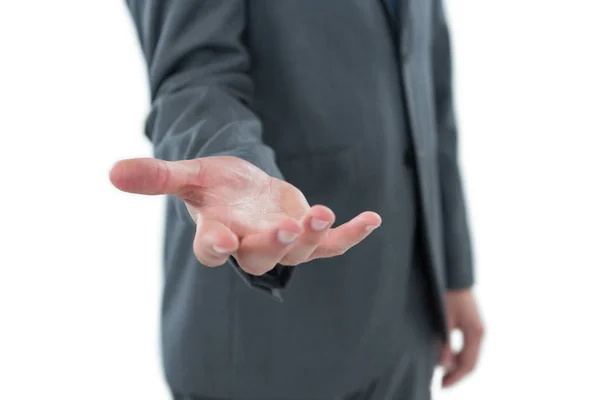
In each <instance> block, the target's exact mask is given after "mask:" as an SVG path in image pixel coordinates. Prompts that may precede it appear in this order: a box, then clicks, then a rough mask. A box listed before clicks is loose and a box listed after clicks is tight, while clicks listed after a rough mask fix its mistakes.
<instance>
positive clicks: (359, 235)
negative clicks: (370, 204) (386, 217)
mask: <svg viewBox="0 0 600 400" xmlns="http://www.w3.org/2000/svg"><path fill="white" fill-rule="evenodd" d="M380 225H381V217H380V216H379V215H378V214H376V213H374V212H371V211H366V212H363V213H362V214H360V215H358V216H356V217H354V218H353V219H352V220H350V221H348V222H346V223H345V224H343V225H340V226H338V227H337V228H334V229H331V230H330V231H329V232H327V235H326V236H325V237H324V238H323V240H322V241H321V243H320V244H319V246H318V247H317V248H316V249H315V251H314V252H313V254H312V255H311V257H310V259H311V260H314V259H316V258H329V257H335V256H340V255H342V254H344V253H345V252H346V251H348V249H350V248H351V247H353V246H355V245H356V244H358V243H359V242H360V241H361V240H363V239H364V238H366V237H367V236H369V234H370V233H371V232H372V231H373V230H374V229H375V228H378V227H379V226H380Z"/></svg>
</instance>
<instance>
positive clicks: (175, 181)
mask: <svg viewBox="0 0 600 400" xmlns="http://www.w3.org/2000/svg"><path fill="white" fill-rule="evenodd" d="M203 175H204V170H203V161H202V160H200V159H196V160H189V161H163V160H159V159H156V158H134V159H129V160H122V161H119V162H118V163H116V164H115V165H114V166H113V167H112V169H111V171H110V181H111V183H112V184H113V185H114V186H115V187H116V188H117V189H119V190H122V191H124V192H129V193H136V194H147V195H158V194H173V195H176V196H177V195H180V194H181V193H182V192H185V191H186V189H187V188H189V187H191V186H201V185H202V181H203V179H202V177H203Z"/></svg>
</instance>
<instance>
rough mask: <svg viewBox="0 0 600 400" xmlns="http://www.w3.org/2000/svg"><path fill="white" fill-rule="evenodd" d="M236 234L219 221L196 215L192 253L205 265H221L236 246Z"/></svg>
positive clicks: (237, 243)
mask: <svg viewBox="0 0 600 400" xmlns="http://www.w3.org/2000/svg"><path fill="white" fill-rule="evenodd" d="M238 245H239V242H238V238H237V236H236V235H235V234H234V233H233V232H232V231H231V230H230V229H229V228H228V227H227V226H225V225H223V224H222V223H220V222H219V221H215V220H209V219H205V218H203V216H202V214H198V215H197V216H196V237H195V238H194V254H195V255H196V258H197V259H198V261H200V262H201V263H202V264H203V265H205V266H207V267H217V266H219V265H223V264H224V263H225V262H226V261H227V259H228V258H229V256H231V255H232V254H233V253H234V252H235V251H236V250H237V248H238Z"/></svg>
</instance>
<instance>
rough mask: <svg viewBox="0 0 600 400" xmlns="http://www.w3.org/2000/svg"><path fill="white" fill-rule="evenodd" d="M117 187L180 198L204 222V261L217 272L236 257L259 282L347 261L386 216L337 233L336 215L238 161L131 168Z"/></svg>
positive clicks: (200, 246)
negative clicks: (282, 271)
mask: <svg viewBox="0 0 600 400" xmlns="http://www.w3.org/2000/svg"><path fill="white" fill-rule="evenodd" d="M110 180H111V182H112V183H113V185H114V186H115V187H117V188H118V189H120V190H123V191H126V192H130V193H138V194H145V195H159V194H169V195H173V196H176V197H178V198H180V199H181V200H183V201H184V202H185V204H186V206H187V210H188V211H189V213H190V215H191V216H192V217H193V218H194V220H195V221H196V237H195V239H194V254H195V255H196V257H197V258H198V260H199V261H200V262H201V263H202V264H204V265H206V266H210V267H215V266H219V265H222V264H224V263H225V262H226V261H227V259H228V257H229V256H231V255H233V256H234V257H235V258H236V259H237V261H238V263H239V264H240V267H241V268H242V269H243V270H244V271H246V272H248V273H250V274H253V275H262V274H264V273H266V272H268V271H269V270H271V269H272V268H273V267H274V266H275V265H276V264H283V265H298V264H300V263H303V262H306V261H310V260H314V259H316V258H326V257H334V256H338V255H341V254H344V253H345V252H346V251H347V250H348V249H349V248H351V247H353V246H354V245H356V244H357V243H358V242H360V241H361V240H363V239H364V238H365V237H367V236H368V235H369V233H370V232H371V231H372V230H373V229H375V228H377V227H378V226H379V225H380V224H381V218H380V217H379V215H377V214H375V213H373V212H364V213H362V214H360V215H358V216H356V217H355V218H354V219H352V220H351V221H349V222H347V223H345V224H343V225H341V226H339V227H337V228H335V229H330V228H331V226H332V225H333V223H334V220H335V215H334V213H333V211H331V210H330V209H329V208H327V207H325V206H322V205H315V206H313V207H311V206H310V205H309V204H308V202H307V201H306V198H305V197H304V195H303V194H302V192H300V190H298V189H297V188H296V187H294V186H292V185H290V184H289V183H287V182H284V181H282V180H279V179H276V178H272V177H270V176H269V175H267V174H266V173H264V172H263V171H262V170H260V169H259V168H257V167H255V166H254V165H252V164H250V163H248V162H246V161H244V160H242V159H240V158H237V157H226V156H222V157H207V158H200V159H195V160H186V161H174V162H167V161H162V160H158V159H154V158H141V159H130V160H123V161H120V162H118V163H117V164H116V165H115V166H114V167H113V168H112V170H111V173H110Z"/></svg>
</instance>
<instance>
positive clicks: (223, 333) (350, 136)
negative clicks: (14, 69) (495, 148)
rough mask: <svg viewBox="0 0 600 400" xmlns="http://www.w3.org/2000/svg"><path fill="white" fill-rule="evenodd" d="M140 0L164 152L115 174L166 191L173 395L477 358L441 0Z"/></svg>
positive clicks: (386, 389) (372, 394)
mask: <svg viewBox="0 0 600 400" xmlns="http://www.w3.org/2000/svg"><path fill="white" fill-rule="evenodd" d="M127 3H128V6H129V9H130V11H131V14H132V16H133V20H134V21H135V25H136V27H137V31H138V33H139V37H140V41H141V45H142V48H143V52H144V55H145V58H146V60H147V63H148V71H149V78H150V89H151V98H152V111H151V113H150V115H149V117H148V120H147V125H146V133H147V135H148V136H149V137H150V138H151V139H152V142H153V144H154V149H155V155H156V157H157V159H134V160H125V161H122V162H120V163H118V164H117V165H116V166H115V167H114V168H113V170H112V171H111V180H112V182H113V184H114V185H115V186H116V187H118V188H119V189H121V190H125V191H128V192H133V193H141V194H149V195H154V194H168V195H169V198H168V209H167V213H168V214H167V226H166V249H165V260H164V261H165V280H166V282H165V288H164V300H163V325H162V326H163V329H162V332H163V356H164V365H165V371H166V376H167V382H168V384H169V386H170V388H171V389H172V391H173V393H174V397H175V398H176V399H256V400H291V399H296V400H297V399H303V400H331V399H382V400H387V399H390V400H391V399H426V398H429V396H430V394H429V387H430V380H431V376H432V373H433V369H434V366H435V365H436V363H438V362H441V363H442V364H443V365H444V366H446V367H447V374H446V376H445V377H444V384H445V385H446V386H449V385H452V384H454V383H456V382H457V381H458V380H460V379H461V378H462V377H463V376H464V375H465V374H466V373H468V372H469V371H470V370H471V369H472V368H473V367H474V365H475V362H476V359H477V353H478V350H479V344H480V341H481V336H482V328H481V326H482V325H481V322H480V319H479V316H478V313H477V309H476V306H475V300H474V297H473V294H472V291H471V287H472V285H473V283H474V279H473V267H472V260H471V251H470V243H469V241H470V239H469V233H468V229H467V218H466V212H465V204H464V203H465V202H464V200H463V192H462V188H461V178H460V174H459V168H458V161H457V143H456V141H457V140H456V127H455V122H454V115H453V112H454V111H453V104H452V91H451V73H450V64H451V61H450V49H449V39H448V31H447V27H446V22H445V19H444V14H443V10H442V5H441V4H440V0H410V1H409V0H402V1H400V2H398V3H396V2H395V1H392V0H364V1H348V0H327V1H316V0H315V1H312V0H305V1H298V0H276V1H273V0H251V1H245V0H171V1H168V0H129V1H128V2H127ZM311 205H313V206H312V207H311ZM366 210H372V211H366ZM334 212H335V214H334ZM334 218H337V220H341V221H349V222H346V223H345V224H342V225H340V226H338V227H337V228H332V225H333V224H334ZM382 221H383V223H382ZM380 225H381V226H380ZM375 228H379V229H376V230H375ZM367 236H368V238H367ZM363 239H364V241H363V242H362V243H361V244H360V245H358V246H356V247H353V246H354V245H355V244H357V243H358V242H360V241H361V240H363ZM200 264H202V265H203V266H206V267H214V266H220V265H224V264H225V265H228V266H229V267H223V268H205V267H203V266H202V265H200ZM265 294H266V295H265ZM452 329H459V330H461V331H462V333H463V336H464V346H463V348H462V350H461V351H460V352H459V353H458V354H453V353H452V351H451V349H450V347H449V345H448V341H447V339H448V332H449V331H450V330H452ZM440 342H441V343H445V344H444V345H443V346H442V347H439V346H438V344H439V343H440Z"/></svg>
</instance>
